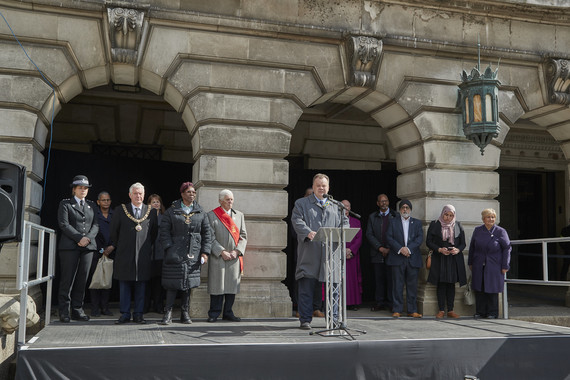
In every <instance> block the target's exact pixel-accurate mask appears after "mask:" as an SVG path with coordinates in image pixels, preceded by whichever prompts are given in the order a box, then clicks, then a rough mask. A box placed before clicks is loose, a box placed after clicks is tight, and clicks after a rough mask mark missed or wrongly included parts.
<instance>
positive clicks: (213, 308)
mask: <svg viewBox="0 0 570 380" xmlns="http://www.w3.org/2000/svg"><path fill="white" fill-rule="evenodd" d="M224 297H225V299H226V302H224ZM235 300H236V295H235V294H211V295H210V310H208V317H210V318H218V317H219V316H220V313H221V312H222V304H223V306H224V312H223V314H222V316H223V317H226V318H227V317H232V316H234V312H233V310H232V307H233V306H234V301H235Z"/></svg>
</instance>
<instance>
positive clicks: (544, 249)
mask: <svg viewBox="0 0 570 380" xmlns="http://www.w3.org/2000/svg"><path fill="white" fill-rule="evenodd" d="M542 279H543V281H548V243H547V242H546V241H543V242H542Z"/></svg>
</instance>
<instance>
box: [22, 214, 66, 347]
mask: <svg viewBox="0 0 570 380" xmlns="http://www.w3.org/2000/svg"><path fill="white" fill-rule="evenodd" d="M23 228H24V233H23V236H22V243H20V250H19V254H18V273H17V277H16V285H17V287H18V290H19V291H20V321H19V323H20V324H19V327H18V347H21V346H22V345H24V344H25V343H26V320H27V317H26V316H27V312H28V310H27V306H28V289H29V288H30V287H32V286H36V285H39V284H42V283H44V282H47V291H46V310H45V324H46V325H48V324H49V323H50V315H51V291H52V281H53V278H54V275H55V245H56V234H55V231H54V230H52V229H49V228H46V227H44V226H41V225H39V224H35V223H32V222H28V221H26V220H24V226H23ZM32 230H33V231H34V232H37V234H38V245H37V247H38V254H37V263H36V274H35V278H32V279H30V253H31V248H32ZM46 233H47V234H49V253H48V254H49V256H48V268H47V275H46V276H43V277H41V276H42V273H43V270H44V265H43V263H44V247H45V235H46Z"/></svg>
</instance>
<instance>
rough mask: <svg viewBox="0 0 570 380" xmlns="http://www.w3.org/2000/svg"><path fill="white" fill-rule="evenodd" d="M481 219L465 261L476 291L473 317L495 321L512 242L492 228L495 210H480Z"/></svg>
mask: <svg viewBox="0 0 570 380" xmlns="http://www.w3.org/2000/svg"><path fill="white" fill-rule="evenodd" d="M481 218H482V219H483V225H481V226H479V227H475V229H474V230H473V236H472V237H471V244H470V245H469V257H468V260H467V263H468V264H469V268H470V269H471V276H472V287H473V290H474V291H475V315H474V317H475V318H493V319H495V318H497V317H498V316H499V293H502V292H503V288H504V285H505V273H507V271H508V270H509V262H510V261H511V240H510V239H509V235H508V234H507V231H506V230H505V229H504V228H502V227H499V226H497V225H495V220H496V218H497V213H496V212H495V210H493V209H492V208H488V209H485V210H483V211H482V212H481Z"/></svg>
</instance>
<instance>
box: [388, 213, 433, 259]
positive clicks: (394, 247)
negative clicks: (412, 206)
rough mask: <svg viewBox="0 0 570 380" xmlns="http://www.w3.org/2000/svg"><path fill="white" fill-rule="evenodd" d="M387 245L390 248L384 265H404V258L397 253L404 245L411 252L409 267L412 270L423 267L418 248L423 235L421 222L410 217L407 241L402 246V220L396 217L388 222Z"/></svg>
mask: <svg viewBox="0 0 570 380" xmlns="http://www.w3.org/2000/svg"><path fill="white" fill-rule="evenodd" d="M386 234H387V238H388V245H389V246H390V252H389V253H388V256H386V264H388V265H391V266H394V265H404V264H405V263H406V260H407V259H406V258H405V257H404V256H402V255H400V254H398V252H399V251H400V249H402V247H403V246H404V245H405V246H406V247H408V249H409V250H410V252H411V256H410V258H409V260H410V265H411V266H412V267H413V268H421V267H422V265H423V260H422V253H421V251H420V246H421V245H422V243H423V241H424V233H423V230H422V222H421V221H420V220H419V219H416V218H412V217H410V228H409V229H408V241H407V244H404V227H403V226H402V218H401V217H400V216H397V217H395V218H393V219H391V220H390V225H389V226H388V232H387V233H386Z"/></svg>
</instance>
